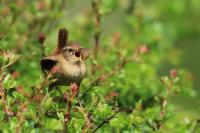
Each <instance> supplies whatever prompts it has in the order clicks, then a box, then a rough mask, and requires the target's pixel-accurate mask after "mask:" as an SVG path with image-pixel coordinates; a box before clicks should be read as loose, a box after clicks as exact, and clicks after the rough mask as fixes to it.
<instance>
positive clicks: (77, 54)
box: [75, 49, 81, 58]
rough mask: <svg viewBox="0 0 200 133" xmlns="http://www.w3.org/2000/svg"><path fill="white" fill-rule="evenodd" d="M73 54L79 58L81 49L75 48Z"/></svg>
mask: <svg viewBox="0 0 200 133" xmlns="http://www.w3.org/2000/svg"><path fill="white" fill-rule="evenodd" d="M75 56H76V57H77V58H80V56H81V51H80V49H79V50H77V51H76V52H75Z"/></svg>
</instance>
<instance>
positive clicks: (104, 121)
mask: <svg viewBox="0 0 200 133" xmlns="http://www.w3.org/2000/svg"><path fill="white" fill-rule="evenodd" d="M120 111H121V109H119V110H118V111H117V112H115V113H114V114H112V115H111V116H110V117H108V118H106V119H104V120H103V121H102V122H101V123H100V124H99V125H98V126H97V127H96V128H95V129H94V130H93V131H92V133H95V132H96V131H97V130H99V129H100V128H101V127H102V126H103V125H105V124H107V123H109V121H110V120H112V119H113V118H114V117H115V116H116V115H117V114H118V113H119V112H120Z"/></svg>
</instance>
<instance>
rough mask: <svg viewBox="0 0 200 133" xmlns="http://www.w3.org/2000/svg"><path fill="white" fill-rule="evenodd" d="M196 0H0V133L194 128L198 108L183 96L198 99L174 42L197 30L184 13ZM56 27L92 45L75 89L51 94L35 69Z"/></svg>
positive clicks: (192, 10)
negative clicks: (82, 74)
mask: <svg viewBox="0 0 200 133" xmlns="http://www.w3.org/2000/svg"><path fill="white" fill-rule="evenodd" d="M199 4H200V2H198V1H197V0H191V1H188V0H174V1H167V0H165V1H162V2H161V1H157V0H152V1H148V0H84V1H80V0H79V1H78V0H62V1H58V0H57V1H53V0H43V1H39V0H38V1H37V0H30V1H28V0H15V1H14V2H13V1H12V2H11V1H10V0H2V1H0V48H1V49H0V132H6V133H10V132H11V133H12V132H17V133H18V132H22V133H26V132H41V133H43V132H70V133H74V132H78V133H79V132H89V133H90V132H99V133H110V132H114V133H115V132H116V133H121V132H123V133H140V132H162V133H168V132H174V133H198V132H200V128H199V124H200V122H199V121H200V120H199V116H198V115H199V114H198V112H200V107H198V106H196V105H197V104H196V103H195V102H196V100H193V101H192V100H190V101H187V99H197V98H196V97H197V92H196V91H195V89H194V87H193V75H192V74H191V73H190V72H189V71H187V70H186V69H184V68H182V67H181V64H182V60H181V59H180V55H181V54H180V53H181V52H180V51H178V50H177V47H176V43H177V42H183V40H184V39H183V38H184V37H185V36H189V37H190V36H192V35H193V34H195V35H199V34H200V29H199V27H198V26H197V25H198V22H199V21H194V20H193V19H190V17H191V14H192V17H191V18H195V17H196V16H197V15H198V14H197V11H199ZM171 19H172V20H171ZM190 24H192V25H193V26H191V25H190ZM60 28H66V29H68V31H69V40H73V41H77V42H79V43H80V44H81V45H82V46H83V47H86V48H90V49H91V50H92V55H91V56H90V58H89V59H88V61H87V76H86V78H85V79H84V80H83V82H82V84H81V86H80V90H78V91H79V92H77V93H78V94H74V93H73V91H74V90H73V89H76V88H74V87H73V86H69V87H65V86H57V87H56V88H54V89H53V90H52V91H50V92H49V91H48V83H46V78H45V77H44V75H43V74H42V72H41V68H40V60H41V59H42V57H43V55H46V56H47V55H50V54H51V53H52V51H53V50H54V49H55V48H56V45H57V34H58V31H59V29H60ZM191 38H192V37H191ZM43 41H44V42H43ZM178 46H179V45H178ZM76 91H77V90H76ZM69 102H70V103H71V105H70V114H67V110H68V109H69ZM188 105H193V106H192V107H193V108H188V107H191V106H188ZM68 115H69V116H70V119H69V120H68V121H67V122H66V117H68Z"/></svg>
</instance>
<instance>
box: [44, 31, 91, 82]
mask: <svg viewBox="0 0 200 133" xmlns="http://www.w3.org/2000/svg"><path fill="white" fill-rule="evenodd" d="M67 37H68V32H67V30H66V29H60V31H59V34H58V47H57V49H56V50H55V51H54V53H53V55H51V56H48V57H44V58H43V59H42V60H41V68H42V71H43V72H45V71H46V72H52V75H53V77H54V78H55V79H56V81H55V83H53V85H51V86H56V85H64V86H68V85H70V84H72V83H76V84H77V85H79V84H80V83H81V81H82V80H83V78H84V77H85V75H86V64H85V61H86V59H87V58H88V57H89V55H90V50H89V49H87V48H82V47H81V46H80V44H79V43H77V42H67Z"/></svg>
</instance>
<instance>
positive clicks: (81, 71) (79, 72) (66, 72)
mask: <svg viewBox="0 0 200 133" xmlns="http://www.w3.org/2000/svg"><path fill="white" fill-rule="evenodd" d="M59 67H60V73H61V75H62V76H61V77H60V78H62V79H61V80H63V81H64V82H65V83H73V82H75V83H80V82H81V81H82V79H83V78H84V77H85V75H86V66H85V64H84V63H80V64H70V63H68V62H65V63H62V64H60V66H59Z"/></svg>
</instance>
